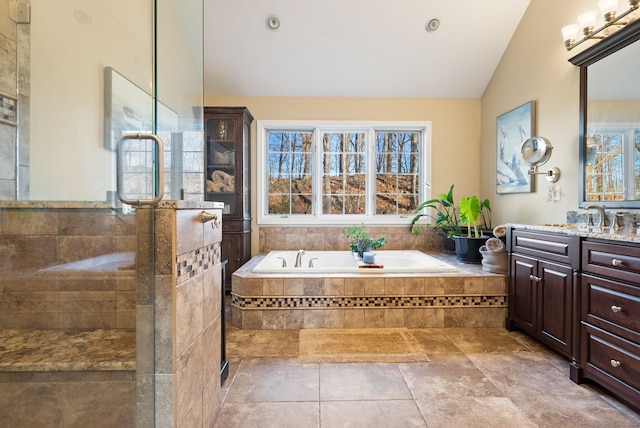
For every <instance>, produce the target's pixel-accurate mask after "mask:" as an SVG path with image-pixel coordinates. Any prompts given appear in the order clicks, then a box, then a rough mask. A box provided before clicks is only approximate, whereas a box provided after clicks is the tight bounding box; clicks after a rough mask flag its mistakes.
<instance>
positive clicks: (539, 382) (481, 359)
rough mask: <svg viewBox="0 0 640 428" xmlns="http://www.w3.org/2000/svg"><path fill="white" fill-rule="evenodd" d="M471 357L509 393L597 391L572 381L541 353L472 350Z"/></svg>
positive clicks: (537, 393)
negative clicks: (493, 352)
mask: <svg viewBox="0 0 640 428" xmlns="http://www.w3.org/2000/svg"><path fill="white" fill-rule="evenodd" d="M469 359H471V361H473V363H474V364H475V365H476V366H478V367H479V368H480V370H482V371H483V372H484V374H485V375H486V376H488V377H489V378H490V379H491V380H492V381H493V382H494V383H495V384H496V386H497V387H498V388H499V389H500V390H501V391H502V393H503V394H504V395H505V396H507V397H519V396H528V397H531V396H544V395H574V396H575V395H592V394H593V392H592V391H591V390H589V389H588V388H585V387H582V386H580V385H577V384H575V383H574V382H572V381H571V380H570V379H569V378H568V377H567V376H566V374H565V373H563V372H562V370H560V369H558V368H557V367H556V366H555V365H553V364H552V363H550V362H549V359H548V357H547V356H546V355H543V354H540V353H524V352H520V353H514V354H470V355H469Z"/></svg>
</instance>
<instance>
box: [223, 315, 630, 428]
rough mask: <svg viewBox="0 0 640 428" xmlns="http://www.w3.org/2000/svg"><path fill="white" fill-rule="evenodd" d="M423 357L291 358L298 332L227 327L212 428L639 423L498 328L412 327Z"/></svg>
mask: <svg viewBox="0 0 640 428" xmlns="http://www.w3.org/2000/svg"><path fill="white" fill-rule="evenodd" d="M411 332H412V333H413V335H414V336H415V337H416V339H417V340H418V341H419V342H420V344H421V345H422V346H423V347H424V349H425V350H427V354H428V355H429V359H430V361H429V362H426V363H377V364H372V363H369V364H363V363H349V364H309V363H300V362H298V361H297V359H296V357H297V352H298V348H297V346H298V333H299V332H298V331H297V330H279V331H268V330H267V331H265V330H263V331H255V330H238V329H235V328H234V327H232V326H231V327H228V329H227V340H228V348H227V355H228V358H229V360H230V370H231V372H230V375H229V378H228V379H227V381H226V382H225V383H224V384H223V386H222V389H223V390H222V394H223V405H222V409H221V412H220V417H219V419H218V422H217V425H216V427H217V428H233V427H241V428H251V427H260V428H270V427H278V428H281V427H282V428H286V427H292V428H307V427H309V428H312V427H321V428H335V427H367V428H369V427H375V428H386V427H393V428H399V427H429V428H439V427H446V428H457V427H473V428H480V427H490V428H502V427H509V428H511V427H514V428H515V427H517V428H527V427H562V428H570V427H580V428H583V427H594V428H595V427H597V428H624V427H640V414H638V413H635V412H634V411H632V410H630V409H629V408H628V407H626V406H625V405H623V404H622V403H620V402H619V401H617V400H615V399H614V398H613V397H611V396H610V395H608V394H607V393H606V392H604V391H602V390H600V389H599V388H597V387H596V386H594V385H590V384H583V385H576V384H575V383H573V382H571V381H570V380H569V377H568V362H567V361H565V360H564V359H562V358H561V357H558V356H557V355H556V354H554V353H552V352H550V351H548V350H547V349H546V348H544V347H543V346H541V345H539V344H537V343H536V342H534V341H533V340H531V339H529V338H528V337H527V336H525V335H523V334H521V333H517V332H508V331H506V330H504V329H418V330H411Z"/></svg>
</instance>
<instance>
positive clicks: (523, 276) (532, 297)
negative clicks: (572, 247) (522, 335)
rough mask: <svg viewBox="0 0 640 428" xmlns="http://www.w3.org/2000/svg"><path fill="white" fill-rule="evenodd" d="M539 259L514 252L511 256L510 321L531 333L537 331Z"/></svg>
mask: <svg viewBox="0 0 640 428" xmlns="http://www.w3.org/2000/svg"><path fill="white" fill-rule="evenodd" d="M536 269H537V260H536V259H535V258H532V257H527V256H522V255H520V254H513V255H512V256H511V282H510V284H509V322H510V323H512V324H514V326H515V327H517V328H519V329H521V330H524V331H526V332H529V333H535V325H536V318H537V315H536V311H537V296H536V294H537V293H536V282H535V280H534V279H533V277H535V274H536Z"/></svg>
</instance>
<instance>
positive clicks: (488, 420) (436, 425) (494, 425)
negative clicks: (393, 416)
mask: <svg viewBox="0 0 640 428" xmlns="http://www.w3.org/2000/svg"><path fill="white" fill-rule="evenodd" d="M417 403H418V407H419V408H420V411H421V412H422V414H423V415H424V418H425V420H426V421H427V425H428V426H429V428H471V427H473V428H537V427H536V424H534V423H533V422H532V421H531V420H530V419H529V418H528V417H527V416H526V415H525V414H524V413H523V412H522V411H521V410H520V409H518V408H517V407H516V406H515V405H514V404H513V402H511V400H509V399H508V398H505V397H479V398H455V399H448V400H417Z"/></svg>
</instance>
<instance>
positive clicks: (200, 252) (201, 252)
mask: <svg viewBox="0 0 640 428" xmlns="http://www.w3.org/2000/svg"><path fill="white" fill-rule="evenodd" d="M215 263H220V243H214V244H211V245H207V246H206V247H202V248H199V249H197V250H194V251H190V252H188V253H185V254H181V255H179V256H178V257H176V272H177V274H176V276H177V278H176V285H178V284H182V283H183V282H185V281H188V280H189V279H191V278H193V277H194V276H196V275H198V274H201V273H202V272H204V271H205V270H207V269H210V268H211V267H212V266H213V265H214V264H215Z"/></svg>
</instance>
